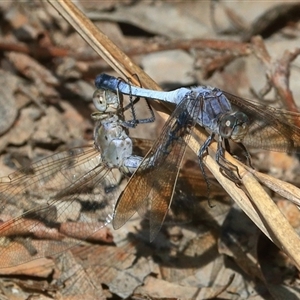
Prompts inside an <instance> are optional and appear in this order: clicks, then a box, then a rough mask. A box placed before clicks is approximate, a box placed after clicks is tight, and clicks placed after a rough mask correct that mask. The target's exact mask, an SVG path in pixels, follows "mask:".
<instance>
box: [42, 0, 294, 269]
mask: <svg viewBox="0 0 300 300" xmlns="http://www.w3.org/2000/svg"><path fill="white" fill-rule="evenodd" d="M48 2H49V3H50V4H51V5H53V6H54V7H55V8H56V9H57V10H58V11H59V13H60V14H61V15H62V16H63V17H64V18H65V19H66V20H67V21H68V22H70V24H71V25H73V26H74V28H75V29H76V30H77V31H78V33H79V34H80V35H81V36H82V37H83V38H84V39H85V40H86V41H87V43H88V44H89V45H90V46H91V47H92V48H93V49H94V50H95V51H96V52H97V53H98V54H99V55H100V56H102V57H103V58H104V59H105V60H106V61H107V62H108V63H109V64H110V65H111V66H112V68H113V69H114V70H116V71H117V72H119V73H120V74H122V75H123V76H125V77H130V78H131V79H132V82H133V83H135V78H134V77H131V75H132V74H137V75H138V76H139V79H140V80H141V83H142V85H143V86H144V87H147V88H151V89H160V88H159V87H158V86H157V84H156V83H155V82H154V81H153V80H152V79H151V78H149V77H148V75H147V74H145V73H144V72H143V71H142V70H141V69H140V68H139V67H138V66H136V65H135V64H134V63H133V62H132V61H131V60H130V59H129V58H128V57H127V56H126V55H125V54H124V53H123V52H122V51H121V50H120V49H118V48H117V46H115V45H114V44H113V43H112V42H111V41H110V40H109V39H108V37H106V36H105V35H103V34H102V33H101V32H100V31H99V30H98V29H97V28H96V27H95V26H94V25H93V24H92V23H91V22H90V20H88V19H87V18H86V17H85V16H84V15H83V14H82V13H81V12H80V11H79V10H78V9H77V8H76V7H75V6H74V5H73V3H72V2H71V1H69V0H65V1H50V0H49V1H48ZM136 84H137V83H136ZM154 108H156V109H158V110H165V109H162V104H161V103H160V104H159V103H156V105H155V106H154ZM165 111H166V110H165ZM195 135H196V137H197V141H196V140H195V139H194V138H192V139H191V142H190V143H189V146H190V147H191V149H192V150H193V151H194V152H195V153H198V151H199V142H200V143H203V141H204V140H205V139H206V138H207V133H206V132H205V130H204V129H203V128H199V127H198V128H197V130H195ZM209 149H210V153H211V154H212V155H213V156H214V155H215V153H216V150H217V149H216V143H213V144H212V145H211V146H210V147H209ZM226 159H227V160H229V161H230V162H232V163H233V164H234V165H238V166H239V171H240V174H245V173H246V172H247V171H246V170H245V169H244V168H243V167H242V165H241V164H240V163H238V162H237V161H236V160H234V159H233V158H232V157H231V156H230V155H228V154H226ZM204 163H205V164H206V166H207V167H208V168H209V169H210V170H211V171H212V173H213V175H214V176H215V177H216V179H217V180H218V181H219V182H220V183H221V185H222V186H223V187H224V188H225V190H226V191H227V192H228V193H229V194H230V195H231V197H232V198H233V199H234V200H235V201H236V202H237V203H238V204H239V205H240V206H241V208H242V209H243V210H244V212H245V213H246V214H247V215H248V216H249V217H250V218H251V219H252V220H253V221H254V222H255V224H256V225H257V226H258V227H259V228H260V229H261V230H262V231H263V232H264V233H265V234H266V235H267V236H268V237H269V238H270V239H272V238H273V237H274V236H275V237H276V238H275V239H274V242H275V243H277V245H278V246H279V247H280V248H283V249H285V250H286V252H287V253H288V254H290V255H291V258H292V259H293V260H294V261H295V262H296V265H297V266H298V268H299V269H300V258H299V254H298V253H297V251H293V249H290V248H291V247H293V248H294V249H300V241H299V239H296V238H295V239H293V241H294V244H291V243H290V242H289V240H287V239H289V236H292V235H295V233H294V231H293V229H292V228H290V227H288V226H286V227H285V229H286V232H285V235H279V236H276V235H273V231H271V232H272V235H271V234H270V233H269V232H270V231H269V228H272V230H276V228H277V226H279V225H278V224H283V223H284V222H286V220H284V216H283V215H282V214H280V212H279V210H278V208H277V207H276V205H274V206H272V208H271V210H272V213H270V214H269V213H268V214H267V216H266V218H265V216H264V205H266V206H269V205H268V204H264V203H266V202H268V201H271V200H270V198H269V197H268V195H267V194H266V193H265V192H264V191H263V189H262V188H261V187H260V185H259V183H258V182H257V181H256V180H255V179H253V180H251V184H250V185H249V184H247V182H246V185H245V187H246V189H247V193H248V194H249V195H250V197H251V198H252V200H253V199H255V201H253V203H257V202H259V201H261V203H262V204H261V205H259V206H258V205H256V207H255V209H254V207H253V205H252V202H251V201H250V200H249V199H248V197H247V196H246V195H245V194H244V193H243V191H242V190H241V189H239V188H238V187H237V186H236V185H235V184H234V183H233V182H231V181H230V180H228V179H227V178H225V177H224V176H223V175H222V174H221V173H220V171H219V166H218V165H217V163H216V162H215V160H214V159H213V158H212V157H210V156H207V157H205V159H204ZM248 177H249V176H246V177H245V178H246V179H247V178H248ZM256 191H259V194H258V195H257V194H256ZM256 209H257V210H258V211H259V214H258V213H257V211H256ZM274 215H276V216H278V217H277V218H276V220H274V219H273V218H270V217H272V216H274ZM269 224H271V226H269ZM266 225H267V227H266Z"/></svg>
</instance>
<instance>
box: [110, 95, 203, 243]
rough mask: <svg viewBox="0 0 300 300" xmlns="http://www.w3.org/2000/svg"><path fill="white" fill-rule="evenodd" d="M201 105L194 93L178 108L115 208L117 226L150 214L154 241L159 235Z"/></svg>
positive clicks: (114, 222)
mask: <svg viewBox="0 0 300 300" xmlns="http://www.w3.org/2000/svg"><path fill="white" fill-rule="evenodd" d="M199 110H200V101H199V99H196V98H195V96H194V95H193V94H192V93H191V94H188V95H187V96H186V97H185V98H184V99H183V100H182V101H181V103H180V104H179V105H178V106H177V107H176V109H175V110H174V112H173V114H172V115H171V116H170V117H169V119H168V120H167V122H166V124H165V125H164V127H163V129H162V132H161V134H160V136H159V138H158V139H157V140H156V141H155V143H154V145H153V146H152V148H151V149H150V151H149V152H148V154H147V155H146V156H145V158H144V159H143V161H142V163H141V165H140V166H139V168H138V169H137V170H136V172H135V173H134V174H133V176H132V177H131V178H130V180H129V182H128V183H127V186H126V188H125V189H124V191H123V193H122V194H121V196H120V198H119V199H118V202H117V204H116V207H115V213H114V217H113V226H114V228H115V229H117V228H120V227H121V226H123V225H124V224H125V223H126V222H127V221H128V219H130V218H131V217H132V215H133V214H134V213H135V212H137V211H138V212H143V211H145V210H147V209H149V210H150V240H153V239H154V238H155V236H156V234H157V233H158V231H159V229H160V228H161V225H162V223H163V221H164V219H165V216H166V214H167V212H168V209H169V207H170V204H171V201H172V197H173V192H174V187H175V185H176V181H177V177H178V172H179V168H180V164H181V161H182V158H183V155H184V153H185V150H186V146H187V143H188V140H189V138H190V133H191V130H192V129H193V127H194V126H195V124H196V120H197V117H198V114H199Z"/></svg>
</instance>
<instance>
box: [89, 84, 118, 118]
mask: <svg viewBox="0 0 300 300" xmlns="http://www.w3.org/2000/svg"><path fill="white" fill-rule="evenodd" d="M93 103H94V105H95V107H96V109H97V110H98V112H99V113H116V112H117V110H118V108H119V105H120V102H119V96H118V95H117V94H116V93H115V92H112V91H109V90H103V89H97V90H96V91H95V92H94V94H93Z"/></svg>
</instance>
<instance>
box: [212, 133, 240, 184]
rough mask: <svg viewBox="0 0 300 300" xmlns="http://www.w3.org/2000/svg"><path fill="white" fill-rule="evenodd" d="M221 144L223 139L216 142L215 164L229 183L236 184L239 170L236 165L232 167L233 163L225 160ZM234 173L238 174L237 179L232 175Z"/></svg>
mask: <svg viewBox="0 0 300 300" xmlns="http://www.w3.org/2000/svg"><path fill="white" fill-rule="evenodd" d="M222 144H223V138H222V137H220V138H219V141H218V149H217V153H216V162H217V163H218V165H219V166H220V168H221V171H222V173H223V175H224V176H225V177H227V178H228V179H230V180H231V181H233V182H235V183H237V184H238V183H239V182H240V178H241V176H240V174H239V169H238V167H237V166H236V165H234V164H233V163H231V162H230V161H228V160H227V159H226V158H225V154H224V148H223V145H222ZM225 145H226V140H225ZM234 172H236V173H237V174H238V177H237V176H236V175H235V174H234Z"/></svg>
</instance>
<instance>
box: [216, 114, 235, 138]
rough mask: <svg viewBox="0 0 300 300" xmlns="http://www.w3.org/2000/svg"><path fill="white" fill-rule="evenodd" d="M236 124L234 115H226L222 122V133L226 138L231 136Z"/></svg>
mask: <svg viewBox="0 0 300 300" xmlns="http://www.w3.org/2000/svg"><path fill="white" fill-rule="evenodd" d="M234 124H235V118H234V117H233V116H231V115H229V116H224V117H223V119H222V120H221V123H220V135H221V136H222V137H224V138H230V136H231V134H232V130H233V128H234Z"/></svg>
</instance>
